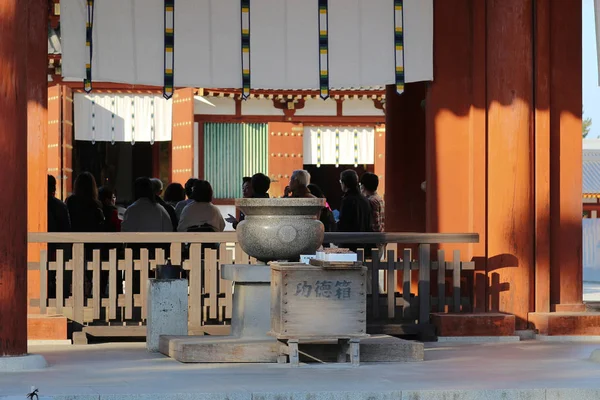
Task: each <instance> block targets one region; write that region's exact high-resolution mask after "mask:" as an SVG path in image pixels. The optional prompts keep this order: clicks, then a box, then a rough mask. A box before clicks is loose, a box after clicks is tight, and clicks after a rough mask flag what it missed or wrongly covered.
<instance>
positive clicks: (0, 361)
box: [0, 354, 48, 372]
mask: <svg viewBox="0 0 600 400" xmlns="http://www.w3.org/2000/svg"><path fill="white" fill-rule="evenodd" d="M47 366H48V363H46V359H45V358H44V357H43V356H41V355H39V354H27V355H26V356H20V357H0V372H18V371H32V370H37V369H43V368H46V367H47Z"/></svg>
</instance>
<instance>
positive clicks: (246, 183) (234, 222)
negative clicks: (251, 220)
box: [225, 176, 271, 229]
mask: <svg viewBox="0 0 600 400" xmlns="http://www.w3.org/2000/svg"><path fill="white" fill-rule="evenodd" d="M267 179H268V178H267ZM269 186H271V180H270V179H269ZM267 191H268V189H267ZM253 196H254V190H253V188H252V178H251V177H249V176H244V177H243V178H242V197H243V198H244V199H250V198H252V197H253ZM267 197H269V196H268V195H267ZM245 218H246V216H245V215H244V213H243V212H241V211H240V219H239V220H238V219H237V218H236V217H234V216H233V215H231V214H229V215H228V216H227V218H225V221H227V222H229V223H230V224H231V226H233V229H236V228H237V226H238V224H239V223H240V222H242V221H243V220H244V219H245Z"/></svg>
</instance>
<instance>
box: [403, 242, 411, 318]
mask: <svg viewBox="0 0 600 400" xmlns="http://www.w3.org/2000/svg"><path fill="white" fill-rule="evenodd" d="M411 262H412V251H411V249H404V254H403V257H402V267H403V268H402V269H403V271H402V300H403V301H404V305H403V306H402V316H403V317H404V318H405V319H406V318H409V317H410V315H411V309H410V264H411Z"/></svg>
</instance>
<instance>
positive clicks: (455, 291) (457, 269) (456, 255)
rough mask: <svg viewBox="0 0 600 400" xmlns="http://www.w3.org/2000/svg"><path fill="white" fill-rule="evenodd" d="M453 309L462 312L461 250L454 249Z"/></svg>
mask: <svg viewBox="0 0 600 400" xmlns="http://www.w3.org/2000/svg"><path fill="white" fill-rule="evenodd" d="M452 286H453V290H452V298H453V300H454V301H453V303H454V306H453V307H452V311H454V312H455V313H457V312H460V250H454V253H453V257H452Z"/></svg>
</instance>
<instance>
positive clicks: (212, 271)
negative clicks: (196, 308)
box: [204, 249, 219, 319]
mask: <svg viewBox="0 0 600 400" xmlns="http://www.w3.org/2000/svg"><path fill="white" fill-rule="evenodd" d="M204 265H205V267H206V273H207V277H208V279H207V285H206V289H207V291H208V316H209V318H210V319H217V316H218V312H217V311H218V310H217V294H218V293H219V288H218V277H217V252H216V250H213V249H206V250H205V253H204ZM208 282H210V285H209V284H208Z"/></svg>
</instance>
